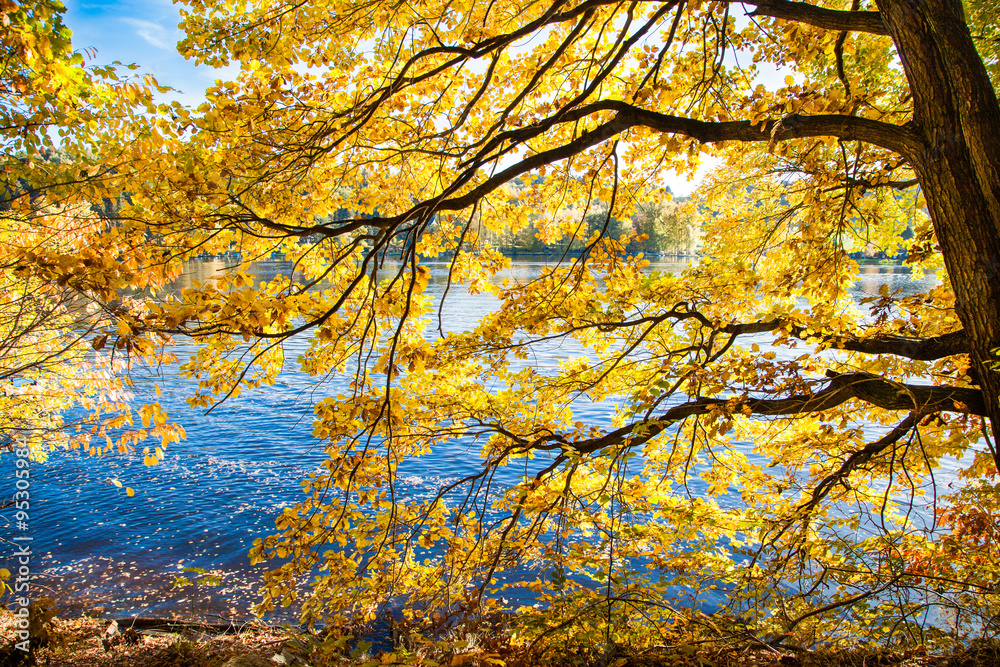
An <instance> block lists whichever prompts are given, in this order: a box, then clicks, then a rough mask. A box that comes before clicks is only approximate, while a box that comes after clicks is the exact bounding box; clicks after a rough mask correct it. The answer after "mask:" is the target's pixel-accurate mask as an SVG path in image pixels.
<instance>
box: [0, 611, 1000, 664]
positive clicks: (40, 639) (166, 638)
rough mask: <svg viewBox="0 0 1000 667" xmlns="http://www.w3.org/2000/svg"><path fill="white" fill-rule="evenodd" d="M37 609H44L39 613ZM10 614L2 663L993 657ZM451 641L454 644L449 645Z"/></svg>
mask: <svg viewBox="0 0 1000 667" xmlns="http://www.w3.org/2000/svg"><path fill="white" fill-rule="evenodd" d="M43 617H44V615H43ZM15 629H16V619H15V618H14V617H13V615H12V614H11V613H9V612H6V611H3V612H0V638H2V639H0V667H19V666H21V665H31V664H37V665H45V666H46V667H268V666H271V665H289V666H298V667H333V666H334V665H336V666H338V667H354V666H357V667H374V666H375V665H426V666H427V667H439V666H444V665H450V666H453V667H459V666H464V667H478V666H483V667H485V666H486V665H491V666H498V665H506V666H507V667H529V666H532V665H537V664H551V665H553V666H554V667H568V666H569V665H592V666H594V667H611V666H612V665H613V666H614V667H630V666H634V667H820V666H822V667H862V666H864V667H872V666H877V667H980V666H982V667H987V666H992V665H998V664H1000V641H998V640H996V639H993V640H975V641H973V642H972V643H971V644H969V645H967V646H964V647H961V648H960V649H958V650H954V651H952V652H950V653H949V654H945V655H933V654H931V653H930V652H929V651H928V650H927V648H926V647H920V646H917V647H911V648H908V649H902V648H878V647H857V648H853V649H843V648H839V649H818V650H815V651H804V650H801V649H798V650H786V649H776V648H772V647H767V646H762V645H760V643H759V642H756V643H755V642H753V641H748V640H747V639H745V638H744V639H740V638H736V637H731V638H727V639H719V640H705V641H700V642H692V643H690V644H685V643H681V644H677V645H675V646H662V647H658V650H648V649H647V650H645V651H643V652H641V653H633V652H631V651H630V650H629V647H628V646H615V647H611V648H610V650H609V649H605V650H603V651H601V652H594V653H592V654H590V655H580V654H574V655H563V654H559V653H558V652H557V651H552V650H549V651H548V652H547V653H545V654H538V653H537V652H535V653H528V652H527V651H526V650H525V647H523V646H521V647H518V646H514V645H511V644H509V643H506V642H505V641H503V638H501V637H485V636H484V637H473V636H472V635H465V637H466V639H464V640H462V641H453V642H447V641H445V642H441V641H436V642H434V641H431V640H427V641H426V643H422V642H420V641H419V640H418V642H417V644H416V645H414V644H413V643H410V648H409V649H407V648H402V647H400V648H398V649H397V650H395V651H376V650H374V649H373V648H372V647H370V646H369V645H367V644H366V643H361V644H360V645H359V644H358V643H357V642H355V641H353V640H351V639H350V638H349V637H347V638H340V639H337V638H334V637H333V635H328V636H327V637H325V638H324V637H320V636H316V635H311V634H307V633H301V632H296V631H294V630H293V629H291V628H289V627H288V626H285V627H276V626H268V625H265V624H263V623H259V622H251V623H246V624H243V625H239V626H237V625H232V624H230V625H225V624H200V623H190V622H179V621H172V620H151V619H119V620H117V621H113V620H111V619H100V618H93V617H88V616H74V617H71V618H61V617H59V616H58V615H55V616H51V617H45V618H44V623H43V624H42V627H35V628H32V630H33V635H34V636H35V643H36V647H35V649H34V651H35V653H34V659H35V663H32V662H31V658H30V657H29V656H27V655H25V654H23V653H22V652H20V651H18V650H16V649H15V648H14V641H15V640H14V637H15ZM448 644H451V645H450V646H448Z"/></svg>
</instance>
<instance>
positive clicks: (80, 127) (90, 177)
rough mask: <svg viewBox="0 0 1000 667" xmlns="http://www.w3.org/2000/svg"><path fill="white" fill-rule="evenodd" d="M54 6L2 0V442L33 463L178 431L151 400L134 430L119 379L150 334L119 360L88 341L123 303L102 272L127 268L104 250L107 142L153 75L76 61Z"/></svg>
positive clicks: (117, 139) (110, 183) (137, 115)
mask: <svg viewBox="0 0 1000 667" xmlns="http://www.w3.org/2000/svg"><path fill="white" fill-rule="evenodd" d="M63 11H64V8H63V7H62V5H61V4H59V3H58V2H51V1H49V0H36V1H32V2H19V3H13V2H9V1H2V2H0V17H2V19H3V30H2V32H0V53H2V55H3V59H2V61H0V68H2V69H0V145H2V151H3V152H2V154H0V173H2V174H3V180H2V182H0V447H2V449H3V450H4V451H11V452H12V451H13V450H14V448H15V447H18V448H27V449H28V450H29V451H30V452H31V456H32V457H33V458H38V459H44V458H45V457H46V456H47V455H48V452H49V451H51V450H52V449H55V448H57V447H73V448H83V449H84V450H87V451H90V452H91V453H93V454H96V453H98V452H100V451H110V450H114V449H117V450H118V451H129V450H131V449H132V448H133V446H134V445H135V444H136V443H138V442H140V441H141V440H143V439H144V438H145V437H146V435H148V434H149V433H150V432H152V434H154V435H159V436H162V437H163V438H164V441H165V442H167V441H171V440H176V438H177V437H178V436H179V434H180V433H181V431H179V430H178V429H177V428H176V427H174V426H170V425H167V424H166V423H165V421H164V419H163V415H162V413H160V412H159V411H155V413H156V418H155V421H156V422H157V423H156V424H149V421H150V416H151V415H153V412H154V411H153V408H152V407H151V406H144V407H143V408H142V415H143V420H144V421H146V422H147V423H146V424H144V427H148V426H152V427H153V428H152V430H151V431H147V430H145V429H140V428H131V425H132V409H133V407H138V406H132V405H131V404H130V401H128V400H127V398H126V397H127V386H128V378H127V376H123V373H124V371H125V370H127V368H128V367H129V366H130V365H131V362H132V361H133V360H134V359H138V358H143V359H146V360H154V359H156V358H157V357H158V353H157V347H156V344H155V342H154V341H155V340H156V337H155V336H154V337H153V338H152V339H143V340H142V342H141V343H139V344H138V345H131V346H130V347H129V349H128V350H124V349H123V350H122V351H121V352H120V353H119V355H118V357H117V358H116V357H115V355H114V354H113V353H112V354H111V355H106V354H102V353H100V352H99V350H100V349H101V348H102V347H103V343H101V342H97V344H94V343H95V341H102V340H106V339H107V338H106V335H105V336H104V337H103V338H102V334H101V331H102V330H103V329H104V328H106V327H107V325H108V322H109V319H110V318H109V314H110V313H111V312H113V309H114V306H113V304H115V303H122V298H121V295H120V294H119V293H118V291H117V286H118V285H119V284H120V283H121V281H120V280H118V281H112V282H110V283H109V282H108V280H107V279H108V277H109V276H114V275H116V274H117V275H121V274H122V273H126V272H127V267H124V266H122V265H121V264H120V263H119V262H118V261H117V259H118V258H116V257H114V256H110V255H109V254H108V252H107V251H108V246H107V245H105V243H106V242H107V241H108V239H109V237H110V234H109V224H110V223H109V220H108V219H106V218H105V217H103V216H102V215H101V213H102V209H101V205H103V204H104V203H105V202H106V201H107V202H110V199H108V198H109V197H117V195H119V194H120V193H121V189H120V188H121V187H122V183H123V182H122V181H121V180H120V179H119V178H117V176H116V167H119V165H118V164H117V163H116V160H117V159H120V157H121V151H119V150H118V149H117V148H116V147H117V146H119V145H120V144H121V143H122V142H123V141H124V140H125V139H123V137H125V136H126V135H125V133H124V130H125V128H129V129H130V130H137V131H138V130H139V129H140V128H142V127H144V123H143V122H142V114H143V113H147V112H149V111H150V110H151V101H150V86H151V85H154V84H155V82H152V81H134V80H130V79H121V78H120V77H119V74H118V73H117V72H116V71H115V70H114V69H113V68H110V67H109V68H88V67H86V66H85V63H84V59H83V56H82V55H80V54H78V53H74V52H73V50H72V45H71V42H70V32H69V30H68V29H66V27H65V26H64V25H63V23H62V12H63ZM95 238H100V239H101V242H100V243H98V244H95V243H94V239H95ZM65 258H72V259H71V261H69V262H68V263H67V262H64V261H62V260H63V259H65ZM81 269H82V270H81ZM102 281H103V282H102ZM134 283H135V281H130V284H134ZM127 302H128V299H125V300H124V303H127ZM130 357H131V358H130ZM67 413H70V414H71V417H70V418H67ZM112 438H114V439H115V440H116V441H117V442H112Z"/></svg>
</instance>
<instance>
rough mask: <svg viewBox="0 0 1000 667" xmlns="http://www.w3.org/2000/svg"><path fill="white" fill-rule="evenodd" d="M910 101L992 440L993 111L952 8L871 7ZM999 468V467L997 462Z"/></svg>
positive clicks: (999, 428) (995, 287)
mask: <svg viewBox="0 0 1000 667" xmlns="http://www.w3.org/2000/svg"><path fill="white" fill-rule="evenodd" d="M878 5H879V9H880V11H881V12H882V15H883V20H884V21H885V23H886V25H887V27H888V28H889V32H890V33H891V35H892V38H893V41H894V42H895V44H896V48H897V50H898V52H899V56H900V59H901V61H902V63H903V68H904V70H905V72H906V77H907V80H908V81H909V84H910V90H911V91H912V92H913V103H914V115H913V127H912V130H913V132H914V133H915V134H916V135H917V136H918V137H919V138H920V142H921V147H920V149H919V150H918V151H917V152H916V153H915V154H912V155H909V156H908V157H909V158H910V160H911V161H912V162H913V166H914V168H915V170H916V172H917V176H918V178H919V179H920V183H921V186H922V187H923V191H924V195H925V197H926V199H927V205H928V208H929V210H930V215H931V219H932V220H933V221H934V230H935V232H936V233H937V237H938V241H939V242H940V244H941V249H942V252H943V254H944V261H945V265H946V267H947V270H948V275H949V276H950V278H951V282H952V285H953V287H954V290H955V297H956V310H957V312H958V316H959V318H960V319H961V321H962V324H963V325H964V328H965V331H966V334H967V335H968V338H969V343H970V351H971V357H972V363H973V365H974V366H975V369H976V371H977V372H978V375H979V378H980V383H981V387H982V390H983V395H984V398H985V402H986V410H987V414H988V416H989V419H990V422H991V424H992V431H993V436H994V441H996V440H997V439H998V438H1000V372H998V371H997V370H995V369H994V368H992V363H991V362H995V361H996V360H997V357H996V356H995V353H994V352H993V351H994V350H996V349H997V348H1000V171H998V169H1000V168H998V161H1000V106H998V103H997V99H996V94H995V92H994V90H993V87H992V85H991V83H990V80H989V77H988V75H987V73H986V68H985V67H984V66H983V63H982V60H981V59H980V58H979V56H978V54H977V52H976V49H975V46H974V44H973V42H972V37H971V36H970V34H969V29H968V27H967V26H966V24H965V21H964V18H963V14H962V6H961V3H960V2H959V1H958V0H878ZM998 463H1000V461H998Z"/></svg>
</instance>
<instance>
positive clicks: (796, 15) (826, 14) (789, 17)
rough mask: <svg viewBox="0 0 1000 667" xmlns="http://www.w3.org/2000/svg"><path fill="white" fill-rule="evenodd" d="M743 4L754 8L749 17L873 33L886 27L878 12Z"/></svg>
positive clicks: (763, 1)
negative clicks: (768, 17) (763, 17)
mask: <svg viewBox="0 0 1000 667" xmlns="http://www.w3.org/2000/svg"><path fill="white" fill-rule="evenodd" d="M745 4H748V5H753V6H755V7H756V8H757V9H755V10H754V11H753V12H751V13H750V16H770V17H772V18H776V19H784V20H786V21H797V22H799V23H806V24H808V25H811V26H815V27H817V28H823V29H824V30H836V31H842V30H850V31H855V32H869V33H874V34H876V35H888V34H889V29H888V28H886V26H885V23H884V22H883V21H882V15H881V14H880V13H879V12H851V11H842V10H837V9H825V8H823V7H817V6H816V5H810V4H807V3H805V2H791V1H790V0H757V1H754V0H750V1H749V2H746V3H745Z"/></svg>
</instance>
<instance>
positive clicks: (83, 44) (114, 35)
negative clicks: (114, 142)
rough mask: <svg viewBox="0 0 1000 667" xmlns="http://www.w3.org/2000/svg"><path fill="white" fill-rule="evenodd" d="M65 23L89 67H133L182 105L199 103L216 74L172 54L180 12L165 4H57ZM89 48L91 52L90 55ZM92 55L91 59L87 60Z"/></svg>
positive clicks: (81, 0)
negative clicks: (167, 88)
mask: <svg viewBox="0 0 1000 667" xmlns="http://www.w3.org/2000/svg"><path fill="white" fill-rule="evenodd" d="M63 2H64V3H65V4H66V14H65V17H64V22H65V24H66V25H67V26H68V27H69V29H70V30H72V31H73V47H74V48H75V49H76V50H77V51H81V52H85V53H86V55H87V56H88V58H89V60H88V62H89V64H92V65H104V64H108V63H111V62H113V61H116V60H117V61H119V62H121V63H123V64H129V63H135V64H137V65H139V66H140V67H141V70H140V71H142V72H144V73H148V74H152V75H153V76H155V77H156V79H157V81H158V82H159V83H160V85H166V86H170V87H172V88H176V89H177V90H178V91H180V92H179V93H176V94H172V95H168V96H166V97H168V98H171V99H178V100H180V101H181V102H184V103H187V104H197V103H199V102H201V101H202V100H203V99H204V91H205V88H206V87H208V86H209V85H211V84H212V83H213V82H214V81H215V79H216V78H218V77H219V76H221V73H220V72H219V71H217V70H214V69H212V68H210V67H195V65H194V62H193V61H190V60H185V59H184V57H183V56H181V55H180V54H179V53H177V41H178V40H179V39H180V38H181V36H182V33H181V31H180V30H179V29H178V28H177V24H178V23H179V22H180V20H181V17H180V11H179V8H178V6H177V5H175V4H173V3H172V2H170V0H119V1H118V2H113V1H112V2H101V1H100V0H63ZM90 49H96V50H97V52H96V55H95V54H94V52H93V51H88V50H90ZM91 56H93V57H92V58H90V57H91Z"/></svg>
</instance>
